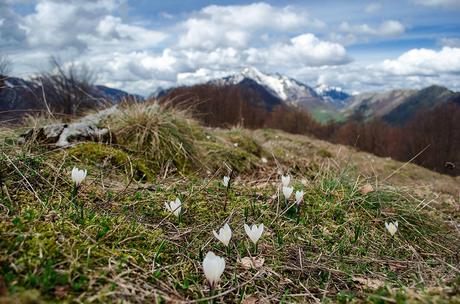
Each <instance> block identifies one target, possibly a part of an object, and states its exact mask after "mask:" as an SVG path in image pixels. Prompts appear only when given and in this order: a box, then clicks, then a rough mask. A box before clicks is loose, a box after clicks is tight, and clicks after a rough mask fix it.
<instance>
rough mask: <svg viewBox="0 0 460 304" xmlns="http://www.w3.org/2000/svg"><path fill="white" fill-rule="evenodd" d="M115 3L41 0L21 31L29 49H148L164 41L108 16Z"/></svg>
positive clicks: (113, 0)
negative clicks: (117, 47) (24, 35)
mask: <svg viewBox="0 0 460 304" xmlns="http://www.w3.org/2000/svg"><path fill="white" fill-rule="evenodd" d="M119 5H120V1H116V0H99V1H89V0H84V1H58V0H40V1H39V2H38V3H37V5H36V7H35V12H34V13H32V14H30V15H27V16H26V17H25V18H24V22H23V27H24V28H25V30H26V31H27V39H28V42H29V45H30V46H32V47H37V48H38V47H49V48H53V49H61V48H76V49H79V50H81V51H84V50H85V49H87V48H89V47H94V46H97V45H99V46H101V45H103V44H105V45H106V46H110V47H111V48H113V47H116V45H117V44H119V45H120V46H122V47H125V48H126V47H128V48H129V47H131V48H132V47H148V46H152V45H154V44H156V43H158V42H159V41H161V40H163V39H164V38H165V35H164V34H163V33H160V32H157V31H153V30H148V29H145V28H142V27H139V26H133V25H128V24H125V23H123V22H122V20H121V18H119V17H114V16H112V15H111V13H112V12H113V11H114V9H115V8H117V7H118V6H119Z"/></svg>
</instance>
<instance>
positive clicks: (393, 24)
mask: <svg viewBox="0 0 460 304" xmlns="http://www.w3.org/2000/svg"><path fill="white" fill-rule="evenodd" d="M339 30H340V31H342V32H345V33H352V34H358V35H369V36H397V35H401V34H402V33H404V31H405V27H404V25H403V24H402V23H401V22H399V21H396V20H386V21H384V22H382V23H381V24H380V25H379V26H378V27H372V26H370V25H368V24H355V25H354V24H349V23H348V22H342V23H341V24H340V27H339Z"/></svg>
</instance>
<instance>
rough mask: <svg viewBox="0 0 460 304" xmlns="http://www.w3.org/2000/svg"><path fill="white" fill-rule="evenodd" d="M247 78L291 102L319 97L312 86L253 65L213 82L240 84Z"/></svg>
mask: <svg viewBox="0 0 460 304" xmlns="http://www.w3.org/2000/svg"><path fill="white" fill-rule="evenodd" d="M245 79H251V80H253V81H255V82H256V83H257V84H259V85H261V86H263V87H264V88H265V89H267V90H268V91H269V92H270V93H272V94H273V95H274V96H276V97H278V98H279V99H281V100H283V101H285V102H288V103H290V104H295V103H296V102H297V101H298V100H299V99H302V98H318V96H317V94H316V92H315V91H314V90H313V89H312V88H310V87H309V86H307V85H305V84H303V83H301V82H298V81H297V80H295V79H292V78H289V77H287V76H284V75H280V74H266V73H263V72H261V71H259V70H258V69H256V68H253V67H246V68H244V69H243V70H242V71H241V72H240V73H237V74H233V75H230V76H227V77H224V78H222V79H218V80H216V81H212V82H213V83H217V84H220V85H225V84H239V83H241V82H242V81H244V80H245Z"/></svg>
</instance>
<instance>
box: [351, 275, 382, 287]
mask: <svg viewBox="0 0 460 304" xmlns="http://www.w3.org/2000/svg"><path fill="white" fill-rule="evenodd" d="M353 281H354V282H357V283H359V284H361V285H362V286H363V287H365V288H368V289H378V288H380V287H381V286H383V285H384V284H385V282H383V281H382V280H379V279H373V278H364V277H353Z"/></svg>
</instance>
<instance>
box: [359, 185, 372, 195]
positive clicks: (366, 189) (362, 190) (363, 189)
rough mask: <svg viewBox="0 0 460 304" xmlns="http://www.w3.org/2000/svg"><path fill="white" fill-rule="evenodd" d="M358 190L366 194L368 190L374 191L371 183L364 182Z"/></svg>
mask: <svg viewBox="0 0 460 304" xmlns="http://www.w3.org/2000/svg"><path fill="white" fill-rule="evenodd" d="M359 192H361V194H363V195H364V194H368V193H370V192H374V187H372V185H371V184H365V185H364V186H362V187H361V188H360V189H359Z"/></svg>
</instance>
